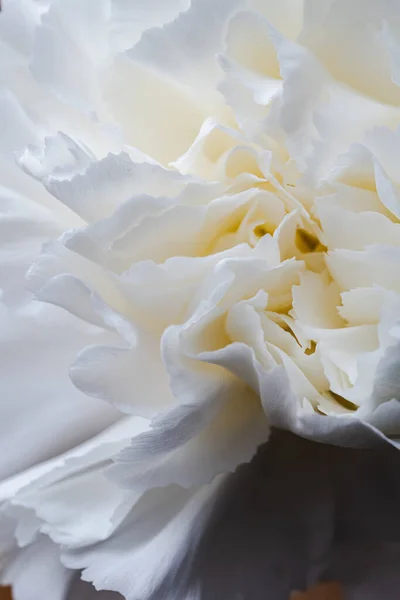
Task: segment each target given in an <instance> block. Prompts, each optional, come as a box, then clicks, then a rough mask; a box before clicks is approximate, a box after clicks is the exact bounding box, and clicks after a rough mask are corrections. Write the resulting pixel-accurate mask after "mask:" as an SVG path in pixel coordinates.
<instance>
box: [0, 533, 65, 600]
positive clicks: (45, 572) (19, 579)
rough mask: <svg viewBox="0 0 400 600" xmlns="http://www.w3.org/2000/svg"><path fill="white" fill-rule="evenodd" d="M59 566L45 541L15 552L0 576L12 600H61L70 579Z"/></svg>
mask: <svg viewBox="0 0 400 600" xmlns="http://www.w3.org/2000/svg"><path fill="white" fill-rule="evenodd" d="M73 575H74V573H73V571H69V570H67V569H66V568H65V567H63V566H62V564H61V562H60V551H59V549H58V548H57V546H56V545H55V544H53V543H52V542H50V540H48V539H47V538H45V537H41V538H39V540H38V541H37V542H36V543H34V544H32V545H31V546H28V547H27V548H24V549H22V550H18V552H17V554H16V556H15V558H14V559H13V560H12V561H11V563H10V564H9V565H8V567H6V568H5V569H4V571H3V572H2V574H1V582H2V583H3V584H4V585H12V587H13V598H15V600H34V599H35V598H38V597H40V598H41V599H43V600H63V599H64V598H65V594H66V592H67V590H68V586H69V584H70V581H71V579H72V577H73Z"/></svg>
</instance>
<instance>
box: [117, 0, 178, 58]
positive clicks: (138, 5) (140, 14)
mask: <svg viewBox="0 0 400 600" xmlns="http://www.w3.org/2000/svg"><path fill="white" fill-rule="evenodd" d="M188 6H189V0H167V1H165V0H150V1H149V0H140V1H139V2H135V4H134V5H132V3H131V1H130V0H113V2H112V3H111V16H110V20H111V23H110V26H109V27H110V32H109V33H110V43H111V46H112V48H113V50H114V51H118V52H123V51H124V50H126V49H128V48H131V47H132V46H133V45H134V44H135V43H136V42H138V41H139V39H140V36H141V35H142V33H143V32H144V31H146V30H147V29H150V28H152V27H160V26H162V25H163V24H164V23H168V22H169V21H171V20H173V18H175V17H176V15H177V14H178V13H180V12H182V11H184V10H187V8H188Z"/></svg>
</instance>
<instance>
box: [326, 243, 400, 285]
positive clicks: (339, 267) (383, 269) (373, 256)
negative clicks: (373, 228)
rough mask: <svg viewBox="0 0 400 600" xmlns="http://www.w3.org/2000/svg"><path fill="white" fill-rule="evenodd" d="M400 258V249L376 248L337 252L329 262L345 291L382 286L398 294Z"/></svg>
mask: <svg viewBox="0 0 400 600" xmlns="http://www.w3.org/2000/svg"><path fill="white" fill-rule="evenodd" d="M399 258H400V250H399V249H398V248H396V247H390V246H384V245H376V246H369V247H368V248H366V249H365V250H363V251H356V250H335V251H333V252H331V253H329V254H328V256H327V258H326V262H327V265H328V268H329V270H330V272H331V274H332V276H333V278H334V280H335V281H336V283H337V284H338V285H339V286H340V287H341V288H342V290H350V289H352V288H355V287H371V286H373V285H380V286H382V287H384V288H387V289H389V290H394V291H396V292H399V291H400V285H399V281H400V280H399V276H398V270H399V264H400V263H399Z"/></svg>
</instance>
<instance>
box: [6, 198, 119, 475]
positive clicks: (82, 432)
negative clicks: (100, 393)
mask: <svg viewBox="0 0 400 600" xmlns="http://www.w3.org/2000/svg"><path fill="white" fill-rule="evenodd" d="M12 206H13V210H12V211H9V210H8V211H7V212H6V213H5V214H3V215H2V217H1V223H2V225H3V226H4V233H3V234H2V245H1V250H0V271H1V276H2V277H1V279H2V283H1V287H2V296H1V303H0V320H1V323H2V325H1V335H0V352H1V367H0V371H1V373H0V377H1V381H2V389H3V398H4V402H2V405H1V411H2V417H1V430H2V431H1V435H0V439H1V445H4V447H3V449H2V450H1V455H2V456H3V457H4V458H6V460H4V461H3V465H2V467H1V474H2V477H5V476H7V475H11V474H12V473H14V472H16V471H18V470H21V469H24V468H27V467H29V466H30V465H32V464H34V463H36V462H40V461H41V460H45V459H47V458H49V457H50V456H54V455H55V454H57V453H58V452H62V451H64V450H66V449H68V448H69V447H70V445H73V444H76V443H79V441H81V440H82V439H83V438H85V437H86V436H87V435H90V434H93V433H95V432H97V431H99V430H100V429H102V428H103V427H104V426H105V425H107V424H109V423H110V422H112V421H113V420H114V419H115V418H116V414H115V413H114V411H112V410H110V409H109V407H106V406H103V405H102V404H100V403H98V402H95V401H93V400H90V399H88V398H85V397H84V396H83V395H82V394H80V393H79V392H77V390H76V389H74V387H73V386H72V385H71V382H70V380H69V378H68V367H69V364H70V363H71V362H72V359H73V357H74V356H75V354H76V352H77V351H78V350H79V349H80V348H82V346H84V345H85V344H88V343H91V342H93V341H94V340H96V341H100V340H101V339H102V337H101V336H102V334H101V330H99V329H97V328H92V327H87V326H83V325H81V324H80V323H78V322H77V321H76V320H74V319H72V318H71V317H70V316H69V315H67V314H63V313H61V311H60V310H59V309H57V308H55V307H51V306H45V305H40V304H39V303H37V302H35V301H34V300H33V298H32V295H31V294H30V293H29V292H28V291H27V289H26V282H25V280H24V275H25V271H26V269H27V268H28V266H29V264H30V263H31V261H32V260H33V258H34V257H35V255H36V253H37V252H38V250H39V246H40V245H41V243H42V242H43V241H44V240H45V239H46V238H47V237H48V236H53V235H55V234H56V232H57V231H58V230H59V225H58V224H57V222H54V221H52V220H51V219H50V218H49V215H48V214H46V213H45V212H43V211H42V210H37V209H35V208H34V206H32V205H30V203H27V202H21V203H19V202H17V201H16V200H14V202H12ZM19 210H21V214H18V211H19ZM61 340H62V342H61ZM22 371H23V372H24V377H21V373H22ZM26 378H27V379H29V388H27V386H26ZM55 398H56V399H57V400H56V401H55V400H54V399H55ZM66 425H67V430H66V429H65V428H66ZM10 436H11V437H12V438H13V441H12V442H11V441H10Z"/></svg>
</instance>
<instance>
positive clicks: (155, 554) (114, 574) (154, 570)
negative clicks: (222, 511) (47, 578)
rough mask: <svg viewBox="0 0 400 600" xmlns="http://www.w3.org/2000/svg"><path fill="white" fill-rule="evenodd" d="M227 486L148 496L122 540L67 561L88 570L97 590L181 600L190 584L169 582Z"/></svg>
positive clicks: (133, 599) (135, 599) (133, 598)
mask: <svg viewBox="0 0 400 600" xmlns="http://www.w3.org/2000/svg"><path fill="white" fill-rule="evenodd" d="M222 481H223V480H221V478H217V479H216V480H215V482H214V483H213V484H212V485H210V486H204V487H202V488H197V489H196V488H195V489H192V490H190V491H187V490H183V489H182V488H179V487H178V486H171V487H168V488H164V489H161V490H153V491H151V492H148V494H146V495H145V496H144V497H143V498H142V500H141V501H139V502H138V504H137V505H136V506H135V508H134V509H133V512H132V513H131V515H130V518H129V521H127V522H126V523H125V526H124V528H123V529H121V530H120V531H119V532H118V534H117V535H115V536H114V537H112V538H110V539H109V540H107V541H105V542H103V543H102V544H100V545H95V546H92V547H91V548H90V547H89V548H87V549H82V550H79V551H75V552H68V551H65V552H64V553H63V562H64V563H65V564H67V565H68V566H69V567H70V568H71V567H72V568H83V569H84V571H83V578H84V579H85V580H89V581H93V583H94V585H95V587H96V588H97V589H104V588H106V589H111V590H115V591H118V592H120V593H121V594H123V596H124V597H125V598H126V599H127V600H139V598H140V599H141V600H145V599H150V598H155V597H157V595H158V594H163V595H164V598H165V599H166V600H173V598H176V597H177V595H178V597H179V594H180V592H181V591H182V594H183V590H181V586H182V587H183V586H184V583H185V582H184V581H182V582H181V583H180V582H179V581H174V582H173V583H172V581H170V577H172V578H173V574H174V573H176V570H177V568H178V567H179V566H180V564H181V562H182V559H183V557H184V556H186V555H187V554H188V553H189V554H190V552H191V551H192V550H193V548H194V545H195V544H196V542H197V541H198V540H199V539H200V537H201V532H202V530H203V528H204V526H205V523H206V520H207V517H208V515H209V513H210V510H211V508H212V500H213V496H214V494H216V492H217V491H218V489H219V487H220V486H221V483H222ZM171 540H174V543H173V544H172V545H171ZM182 597H183V598H184V597H185V596H184V595H183V596H182Z"/></svg>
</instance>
